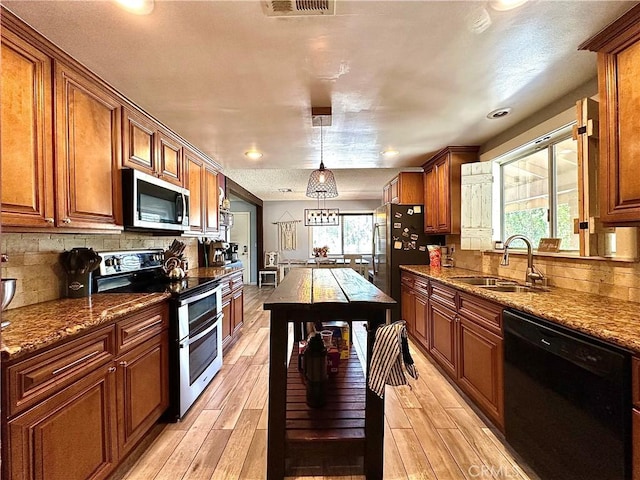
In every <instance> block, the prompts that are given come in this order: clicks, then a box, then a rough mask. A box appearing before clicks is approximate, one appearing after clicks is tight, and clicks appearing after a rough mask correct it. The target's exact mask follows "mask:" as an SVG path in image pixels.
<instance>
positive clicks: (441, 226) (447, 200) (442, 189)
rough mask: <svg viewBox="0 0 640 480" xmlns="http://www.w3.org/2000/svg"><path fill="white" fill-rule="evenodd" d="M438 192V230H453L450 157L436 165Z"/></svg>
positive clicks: (444, 231) (445, 231) (447, 231)
mask: <svg viewBox="0 0 640 480" xmlns="http://www.w3.org/2000/svg"><path fill="white" fill-rule="evenodd" d="M435 171H436V173H435V182H436V191H437V192H438V193H437V195H436V196H437V202H436V203H437V208H436V232H440V233H449V232H451V196H450V193H449V157H448V156H447V157H445V158H444V159H442V160H441V161H439V162H438V163H436V166H435Z"/></svg>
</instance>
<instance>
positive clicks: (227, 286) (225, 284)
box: [220, 278, 231, 297]
mask: <svg viewBox="0 0 640 480" xmlns="http://www.w3.org/2000/svg"><path fill="white" fill-rule="evenodd" d="M220 285H222V296H223V297H224V296H225V295H229V294H230V293H231V279H230V278H225V279H224V280H222V281H221V282H220Z"/></svg>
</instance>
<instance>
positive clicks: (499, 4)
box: [489, 0, 527, 12]
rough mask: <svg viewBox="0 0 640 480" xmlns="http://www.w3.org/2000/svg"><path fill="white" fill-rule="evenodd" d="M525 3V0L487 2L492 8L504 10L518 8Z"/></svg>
mask: <svg viewBox="0 0 640 480" xmlns="http://www.w3.org/2000/svg"><path fill="white" fill-rule="evenodd" d="M525 3H527V0H491V1H490V2H489V5H491V8H493V9H494V10H498V11H499V12H504V11H507V10H513V9H514V8H518V7H519V6H521V5H524V4H525Z"/></svg>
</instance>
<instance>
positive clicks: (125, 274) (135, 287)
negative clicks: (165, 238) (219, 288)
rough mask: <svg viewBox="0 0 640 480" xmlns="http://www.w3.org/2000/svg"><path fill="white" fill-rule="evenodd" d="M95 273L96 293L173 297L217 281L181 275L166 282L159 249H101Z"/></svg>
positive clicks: (209, 285) (197, 289) (192, 291)
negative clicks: (168, 294) (175, 279)
mask: <svg viewBox="0 0 640 480" xmlns="http://www.w3.org/2000/svg"><path fill="white" fill-rule="evenodd" d="M100 256H102V262H101V264H100V270H99V274H98V275H96V276H95V277H94V280H93V281H94V287H95V288H94V291H95V292H97V293H163V292H168V293H171V295H172V296H173V297H174V298H178V297H180V298H183V297H184V296H186V295H196V294H198V293H200V292H203V291H205V290H207V289H210V288H211V287H213V286H214V285H215V284H216V283H217V280H216V279H214V278H208V277H189V276H187V277H185V278H183V279H182V280H178V281H169V279H168V278H167V277H166V276H165V275H164V273H163V271H162V267H161V265H162V262H163V259H164V257H163V254H162V250H135V251H117V252H101V253H100Z"/></svg>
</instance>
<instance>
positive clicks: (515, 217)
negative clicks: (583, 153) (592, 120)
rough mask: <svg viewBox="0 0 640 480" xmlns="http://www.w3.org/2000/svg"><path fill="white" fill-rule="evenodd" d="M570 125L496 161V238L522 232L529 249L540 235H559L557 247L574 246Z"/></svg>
mask: <svg viewBox="0 0 640 480" xmlns="http://www.w3.org/2000/svg"><path fill="white" fill-rule="evenodd" d="M569 128H570V127H565V128H564V129H561V130H559V131H557V132H553V133H551V134H549V135H546V136H544V137H543V138H541V139H538V140H536V141H535V142H533V143H531V144H529V145H525V146H524V147H523V148H521V149H518V151H516V152H515V153H514V154H510V155H509V156H508V158H505V159H503V160H502V161H501V162H500V173H501V175H500V177H501V179H502V185H501V186H502V189H501V190H502V205H501V207H502V239H503V240H506V239H507V238H508V237H510V236H511V235H514V234H517V233H519V234H522V235H524V236H526V237H527V238H529V239H531V241H532V243H533V246H534V248H535V247H537V245H538V242H539V241H540V239H541V238H544V237H554V238H561V239H562V240H561V242H560V250H579V249H580V238H579V235H578V234H574V233H573V220H574V219H575V218H578V153H577V142H576V141H575V140H573V139H572V138H571V136H570V129H569Z"/></svg>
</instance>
